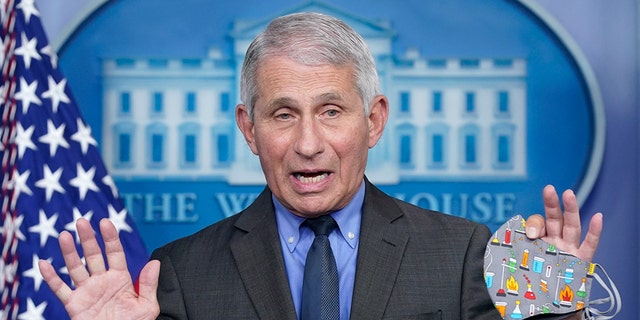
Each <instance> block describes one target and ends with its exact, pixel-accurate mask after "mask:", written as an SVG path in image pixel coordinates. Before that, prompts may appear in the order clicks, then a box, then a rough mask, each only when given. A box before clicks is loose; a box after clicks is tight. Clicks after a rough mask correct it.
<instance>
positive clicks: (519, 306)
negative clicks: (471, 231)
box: [484, 215, 622, 320]
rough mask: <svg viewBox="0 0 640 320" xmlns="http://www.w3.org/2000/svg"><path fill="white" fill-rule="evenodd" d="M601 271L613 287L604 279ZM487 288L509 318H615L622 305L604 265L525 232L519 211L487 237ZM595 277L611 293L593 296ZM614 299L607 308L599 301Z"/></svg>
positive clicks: (485, 263)
mask: <svg viewBox="0 0 640 320" xmlns="http://www.w3.org/2000/svg"><path fill="white" fill-rule="evenodd" d="M597 270H600V271H602V273H603V274H604V276H605V277H606V279H607V281H608V283H609V285H610V286H611V289H609V288H608V287H607V284H606V283H605V282H604V281H603V280H602V277H600V275H599V274H597V273H596V271H597ZM484 275H485V280H486V284H487V289H488V290H489V294H490V296H491V299H492V300H493V302H494V304H495V306H496V308H497V309H498V311H499V312H500V314H501V315H502V317H503V318H504V319H527V318H531V317H537V316H540V317H541V318H543V316H545V315H546V316H550V315H552V314H556V315H561V314H568V313H572V312H576V311H580V312H583V319H602V320H604V319H611V318H613V317H614V316H615V315H616V314H618V312H620V310H621V309H622V304H621V301H620V294H619V293H618V290H617V288H616V287H615V285H614V284H613V282H612V281H611V278H609V276H608V275H607V274H606V272H605V271H604V269H603V268H602V267H601V266H600V265H598V264H595V263H590V262H587V261H583V260H580V259H579V258H577V257H575V256H573V255H570V254H568V253H565V252H562V251H560V250H559V249H558V248H556V247H554V246H553V245H551V244H549V243H546V242H544V241H542V240H540V239H536V240H530V239H529V238H527V236H526V235H525V220H524V219H523V218H522V217H521V216H519V215H518V216H515V217H513V218H511V219H510V220H509V221H507V222H506V223H505V224H504V225H502V226H501V227H500V228H499V229H498V230H497V231H496V232H495V233H494V234H493V236H492V237H491V239H490V240H489V242H488V243H487V249H486V251H485V255H484ZM593 279H596V281H597V282H598V283H599V284H600V285H601V286H602V287H603V288H605V290H606V291H607V292H608V293H609V298H604V299H598V300H589V293H590V291H591V285H592V281H593ZM607 303H608V304H609V305H610V306H609V308H608V309H607V310H599V309H597V308H595V307H594V305H599V304H607Z"/></svg>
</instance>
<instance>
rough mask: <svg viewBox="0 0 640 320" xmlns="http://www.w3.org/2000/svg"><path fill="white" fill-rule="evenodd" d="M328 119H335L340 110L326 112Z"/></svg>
mask: <svg viewBox="0 0 640 320" xmlns="http://www.w3.org/2000/svg"><path fill="white" fill-rule="evenodd" d="M325 114H326V115H327V116H328V117H335V116H337V115H338V110H334V109H330V110H327V112H325Z"/></svg>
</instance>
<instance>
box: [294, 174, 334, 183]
mask: <svg viewBox="0 0 640 320" xmlns="http://www.w3.org/2000/svg"><path fill="white" fill-rule="evenodd" d="M294 176H295V177H296V179H298V181H300V182H302V183H316V182H320V181H322V180H324V179H326V178H327V177H328V176H329V172H297V173H294Z"/></svg>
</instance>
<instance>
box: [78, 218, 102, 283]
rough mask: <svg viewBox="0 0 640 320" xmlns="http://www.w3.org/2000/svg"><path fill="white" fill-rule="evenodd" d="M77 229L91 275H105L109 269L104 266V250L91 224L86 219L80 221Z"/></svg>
mask: <svg viewBox="0 0 640 320" xmlns="http://www.w3.org/2000/svg"><path fill="white" fill-rule="evenodd" d="M76 229H77V230H78V235H79V236H80V244H81V245H82V251H84V260H85V261H86V263H87V269H89V273H90V274H91V275H96V274H102V273H104V272H105V271H106V270H107V269H106V267H105V265H104V258H103V257H102V249H101V248H100V245H98V240H96V235H95V234H94V232H93V228H91V223H89V221H87V220H86V219H78V221H77V222H76Z"/></svg>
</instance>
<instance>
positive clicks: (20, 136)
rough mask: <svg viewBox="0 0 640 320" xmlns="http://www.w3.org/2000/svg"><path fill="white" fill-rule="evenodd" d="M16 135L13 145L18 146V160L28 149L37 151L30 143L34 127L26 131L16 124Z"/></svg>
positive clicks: (19, 124)
mask: <svg viewBox="0 0 640 320" xmlns="http://www.w3.org/2000/svg"><path fill="white" fill-rule="evenodd" d="M17 128H18V133H17V134H16V140H15V143H16V145H17V146H18V158H19V159H22V156H24V153H25V152H26V151H27V148H28V149H31V150H36V149H38V148H37V147H36V145H35V144H34V143H33V141H31V136H32V135H33V130H35V128H36V127H35V126H30V127H28V128H27V129H26V130H25V129H24V128H23V127H22V124H21V123H19V122H18V126H17Z"/></svg>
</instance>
